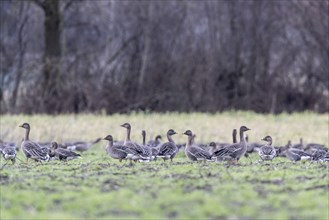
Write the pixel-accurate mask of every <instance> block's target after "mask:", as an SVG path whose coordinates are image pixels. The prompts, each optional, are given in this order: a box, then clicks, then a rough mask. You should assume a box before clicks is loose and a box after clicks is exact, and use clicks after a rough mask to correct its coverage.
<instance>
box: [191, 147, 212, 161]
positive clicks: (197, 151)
mask: <svg viewBox="0 0 329 220" xmlns="http://www.w3.org/2000/svg"><path fill="white" fill-rule="evenodd" d="M188 151H189V153H190V154H191V155H192V156H194V157H195V158H197V159H207V160H211V155H210V154H209V152H208V151H206V150H204V149H202V148H200V147H193V146H192V147H190V148H189V149H188Z"/></svg>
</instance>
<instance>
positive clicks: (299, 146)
mask: <svg viewBox="0 0 329 220" xmlns="http://www.w3.org/2000/svg"><path fill="white" fill-rule="evenodd" d="M292 148H297V149H301V150H303V149H304V144H303V138H300V139H299V144H294V145H292Z"/></svg>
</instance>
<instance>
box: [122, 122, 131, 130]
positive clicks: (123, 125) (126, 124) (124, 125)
mask: <svg viewBox="0 0 329 220" xmlns="http://www.w3.org/2000/svg"><path fill="white" fill-rule="evenodd" d="M121 127H124V128H127V129H130V128H131V126H130V124H129V123H124V124H122V125H121Z"/></svg>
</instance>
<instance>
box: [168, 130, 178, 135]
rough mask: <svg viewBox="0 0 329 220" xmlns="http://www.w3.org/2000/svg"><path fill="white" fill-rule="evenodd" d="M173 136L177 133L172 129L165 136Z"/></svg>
mask: <svg viewBox="0 0 329 220" xmlns="http://www.w3.org/2000/svg"><path fill="white" fill-rule="evenodd" d="M174 134H177V133H176V131H174V130H173V129H169V130H168V132H167V135H169V136H172V135H174Z"/></svg>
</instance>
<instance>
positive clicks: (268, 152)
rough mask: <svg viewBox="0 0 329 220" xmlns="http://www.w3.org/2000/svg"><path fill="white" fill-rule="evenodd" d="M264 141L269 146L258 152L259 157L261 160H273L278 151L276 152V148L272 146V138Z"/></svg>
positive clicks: (262, 147)
mask: <svg viewBox="0 0 329 220" xmlns="http://www.w3.org/2000/svg"><path fill="white" fill-rule="evenodd" d="M262 140H263V141H266V142H267V144H265V145H263V146H261V147H260V149H259V151H258V155H259V157H260V159H262V160H273V158H274V157H275V155H276V151H275V149H274V147H273V146H272V137H271V136H266V137H264V138H263V139H262Z"/></svg>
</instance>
